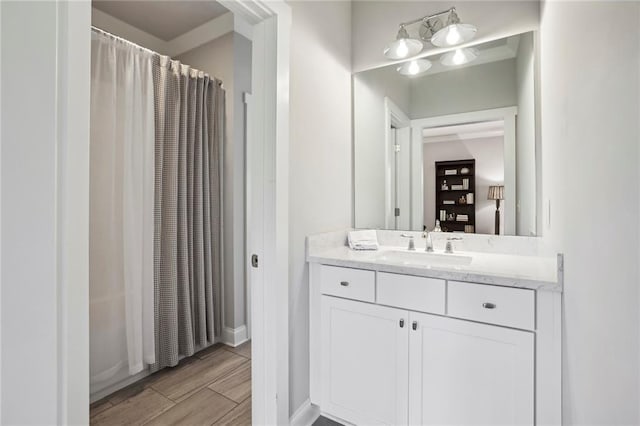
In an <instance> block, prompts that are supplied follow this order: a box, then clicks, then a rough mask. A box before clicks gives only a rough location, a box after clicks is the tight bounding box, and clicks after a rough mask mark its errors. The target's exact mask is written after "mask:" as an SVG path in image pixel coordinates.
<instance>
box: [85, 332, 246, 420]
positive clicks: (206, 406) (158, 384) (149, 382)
mask: <svg viewBox="0 0 640 426" xmlns="http://www.w3.org/2000/svg"><path fill="white" fill-rule="evenodd" d="M90 423H91V425H95V426H114V425H150V426H151V425H154V426H155V425H162V426H166V425H184V426H200V425H207V426H210V425H236V426H243V425H250V424H251V342H247V343H244V344H242V345H240V346H238V347H237V348H231V347H229V346H226V345H222V344H216V345H214V346H212V347H210V348H208V349H205V350H203V351H201V352H198V353H196V354H195V355H193V356H191V357H189V358H185V359H183V360H182V361H180V364H178V365H177V366H176V367H173V368H165V369H164V370H160V371H158V372H157V373H154V374H152V375H151V376H148V377H146V378H144V379H142V380H140V381H138V382H136V383H134V384H132V385H130V386H128V387H126V388H124V389H121V390H119V391H117V392H115V393H113V394H111V395H109V396H107V397H105V398H103V399H101V400H100V401H97V402H94V403H93V404H91V407H90Z"/></svg>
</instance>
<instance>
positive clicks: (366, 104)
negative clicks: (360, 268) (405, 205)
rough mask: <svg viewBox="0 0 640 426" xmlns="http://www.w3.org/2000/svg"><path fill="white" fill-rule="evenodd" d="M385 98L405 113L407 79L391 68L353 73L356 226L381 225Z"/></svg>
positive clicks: (383, 209)
mask: <svg viewBox="0 0 640 426" xmlns="http://www.w3.org/2000/svg"><path fill="white" fill-rule="evenodd" d="M385 97H389V98H390V99H391V100H392V101H393V102H394V103H395V104H396V105H397V106H398V107H399V108H400V109H401V110H403V111H404V113H405V114H407V116H408V115H409V108H410V103H411V92H410V79H409V78H407V77H406V76H403V75H401V74H399V73H398V72H397V71H396V70H395V67H384V68H378V69H375V70H370V71H366V72H362V73H358V74H355V75H354V77H353V105H354V108H353V141H354V142H353V145H354V147H353V149H354V166H353V167H354V186H355V224H356V227H358V228H385V208H386V207H385V190H384V188H385V187H386V186H385V185H386V183H385V172H384V169H385V153H386V149H385V134H386V129H385V110H384V98H385Z"/></svg>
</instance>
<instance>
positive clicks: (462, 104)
mask: <svg viewBox="0 0 640 426" xmlns="http://www.w3.org/2000/svg"><path fill="white" fill-rule="evenodd" d="M407 80H410V81H411V109H410V114H411V118H412V119H417V118H427V117H438V116H441V115H448V114H458V113H462V112H472V111H480V110H485V109H493V108H502V107H509V106H514V105H516V104H517V103H518V92H517V89H516V60H515V59H505V60H503V61H498V62H489V63H487V64H481V65H475V66H471V67H465V68H460V69H452V70H448V71H447V72H441V73H437V74H427V75H425V76H424V77H418V78H413V79H407Z"/></svg>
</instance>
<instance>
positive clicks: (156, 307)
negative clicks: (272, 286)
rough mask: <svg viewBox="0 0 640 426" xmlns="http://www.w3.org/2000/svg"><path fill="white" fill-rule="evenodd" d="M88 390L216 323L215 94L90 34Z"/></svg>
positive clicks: (207, 83)
mask: <svg viewBox="0 0 640 426" xmlns="http://www.w3.org/2000/svg"><path fill="white" fill-rule="evenodd" d="M91 71H92V79H91V80H92V85H91V154H90V155H91V157H90V158H91V162H90V169H91V172H90V173H91V182H90V190H91V193H90V203H91V206H90V318H91V324H90V334H91V339H90V340H91V392H92V393H95V392H98V391H100V390H103V389H105V388H107V387H110V386H111V385H114V384H117V383H118V382H120V381H122V380H123V379H125V378H127V377H129V376H131V375H134V374H136V373H139V372H141V371H143V370H146V369H148V370H150V371H155V370H158V369H161V368H164V367H166V366H174V365H176V364H177V363H178V360H179V358H181V357H182V356H189V355H192V354H193V353H194V352H195V351H196V350H198V349H201V348H204V347H206V346H208V345H210V344H212V343H213V342H214V339H215V338H216V337H217V336H218V335H219V334H220V328H221V326H220V325H221V309H220V307H221V298H220V285H221V245H220V234H221V232H220V231H221V230H220V224H221V221H220V211H221V210H220V207H221V206H220V194H221V192H220V191H221V168H220V151H219V150H220V147H221V146H222V142H223V139H224V137H225V134H224V124H223V123H224V121H225V117H224V114H225V112H224V111H225V105H224V102H225V93H224V90H223V89H222V86H221V82H220V81H219V80H216V79H214V78H210V77H209V76H208V75H206V74H204V73H203V72H200V71H197V70H195V69H192V68H190V67H189V66H186V65H183V64H181V63H180V62H178V61H173V60H171V59H170V58H168V57H166V56H161V55H159V54H156V53H153V52H150V51H148V50H146V49H143V48H141V47H139V46H136V45H134V44H133V43H130V42H128V41H126V40H122V39H119V38H118V37H115V36H112V35H110V34H108V33H104V32H102V31H100V30H97V29H94V30H93V31H92V63H91Z"/></svg>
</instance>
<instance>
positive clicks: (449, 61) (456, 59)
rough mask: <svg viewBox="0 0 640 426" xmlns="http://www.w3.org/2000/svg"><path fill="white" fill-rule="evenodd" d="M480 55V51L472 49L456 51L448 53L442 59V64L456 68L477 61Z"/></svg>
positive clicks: (466, 48)
mask: <svg viewBox="0 0 640 426" xmlns="http://www.w3.org/2000/svg"><path fill="white" fill-rule="evenodd" d="M479 55H480V52H478V49H474V48H472V47H465V48H463V49H456V50H453V51H451V52H447V53H445V54H444V55H442V57H441V58H440V63H441V64H442V65H446V66H448V67H454V66H456V65H462V64H468V63H469V62H472V61H475V60H476V58H477V57H478V56H479Z"/></svg>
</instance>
